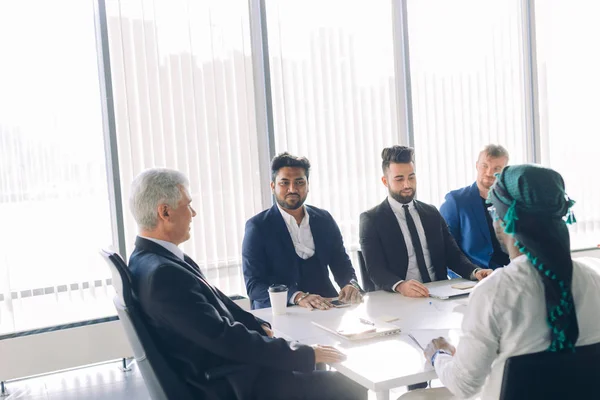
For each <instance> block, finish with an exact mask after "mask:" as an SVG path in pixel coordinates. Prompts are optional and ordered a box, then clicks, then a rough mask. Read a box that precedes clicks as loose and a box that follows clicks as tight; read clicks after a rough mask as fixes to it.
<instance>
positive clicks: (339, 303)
mask: <svg viewBox="0 0 600 400" xmlns="http://www.w3.org/2000/svg"><path fill="white" fill-rule="evenodd" d="M330 303H331V304H332V305H333V306H334V307H335V308H341V307H349V306H351V305H352V304H351V303H344V302H343V301H341V300H338V299H334V300H331V301H330Z"/></svg>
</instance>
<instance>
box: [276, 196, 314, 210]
mask: <svg viewBox="0 0 600 400" xmlns="http://www.w3.org/2000/svg"><path fill="white" fill-rule="evenodd" d="M286 198H291V199H298V200H297V201H296V202H295V203H288V202H287V201H286ZM275 201H277V204H279V206H280V207H281V208H283V209H284V210H297V209H299V208H300V207H302V206H303V205H304V201H306V196H304V197H301V196H300V195H298V196H293V195H287V196H285V197H284V198H280V197H278V196H275Z"/></svg>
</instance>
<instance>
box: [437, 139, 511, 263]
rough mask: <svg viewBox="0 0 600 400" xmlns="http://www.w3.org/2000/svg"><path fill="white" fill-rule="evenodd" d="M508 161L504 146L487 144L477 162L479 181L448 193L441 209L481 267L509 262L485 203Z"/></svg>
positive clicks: (473, 259) (470, 254) (454, 233)
mask: <svg viewBox="0 0 600 400" xmlns="http://www.w3.org/2000/svg"><path fill="white" fill-rule="evenodd" d="M506 164H508V152H507V151H506V149H505V148H504V147H502V146H499V145H495V144H490V145H487V146H485V148H484V149H483V150H482V151H481V152H480V153H479V158H478V160H477V163H476V164H475V167H476V168H477V180H476V181H475V183H473V184H472V185H470V186H467V187H464V188H462V189H457V190H453V191H451V192H450V193H448V194H447V195H446V201H445V202H444V204H442V206H441V208H440V213H441V214H442V216H443V217H444V219H445V220H446V223H447V224H448V227H449V228H450V233H451V234H452V236H453V237H454V240H456V243H457V244H458V246H459V247H460V249H461V250H462V251H463V252H464V253H465V254H466V255H467V257H469V259H470V260H471V262H472V263H473V264H475V265H477V266H478V267H481V268H491V269H496V268H498V267H503V266H505V265H508V263H509V259H508V254H507V252H506V249H503V248H502V247H501V245H500V243H499V242H498V239H496V235H495V233H494V226H493V221H492V218H491V217H490V215H489V213H488V211H487V205H486V204H485V202H486V200H487V196H488V192H489V190H490V188H491V187H492V185H493V184H494V182H495V181H496V178H495V176H494V175H495V174H497V173H500V172H501V171H502V169H503V168H504V167H506Z"/></svg>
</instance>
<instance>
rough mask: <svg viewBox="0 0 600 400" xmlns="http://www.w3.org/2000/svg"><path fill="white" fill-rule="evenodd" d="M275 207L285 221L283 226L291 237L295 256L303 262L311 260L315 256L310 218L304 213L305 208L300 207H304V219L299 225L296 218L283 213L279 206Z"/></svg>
mask: <svg viewBox="0 0 600 400" xmlns="http://www.w3.org/2000/svg"><path fill="white" fill-rule="evenodd" d="M277 207H279V212H280V213H281V216H282V217H283V220H284V221H285V226H287V229H288V232H289V233H290V236H291V237H292V242H293V243H294V249H296V254H298V257H300V258H302V259H303V260H307V259H309V258H311V257H312V256H313V255H314V254H315V241H314V239H313V235H312V232H311V231H310V216H309V215H308V212H307V211H306V207H304V206H302V207H304V218H302V221H301V222H300V225H298V223H297V222H296V218H294V216H293V215H291V214H288V213H287V212H285V210H284V209H283V208H281V207H280V206H279V204H277Z"/></svg>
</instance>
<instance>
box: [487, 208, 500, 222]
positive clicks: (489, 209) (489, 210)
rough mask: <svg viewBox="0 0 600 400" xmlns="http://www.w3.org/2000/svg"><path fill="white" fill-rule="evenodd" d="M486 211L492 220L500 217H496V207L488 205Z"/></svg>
mask: <svg viewBox="0 0 600 400" xmlns="http://www.w3.org/2000/svg"><path fill="white" fill-rule="evenodd" d="M487 211H488V213H489V214H490V217H492V221H497V220H499V219H500V218H498V213H497V212H496V207H494V206H489V207H488V208H487Z"/></svg>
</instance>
